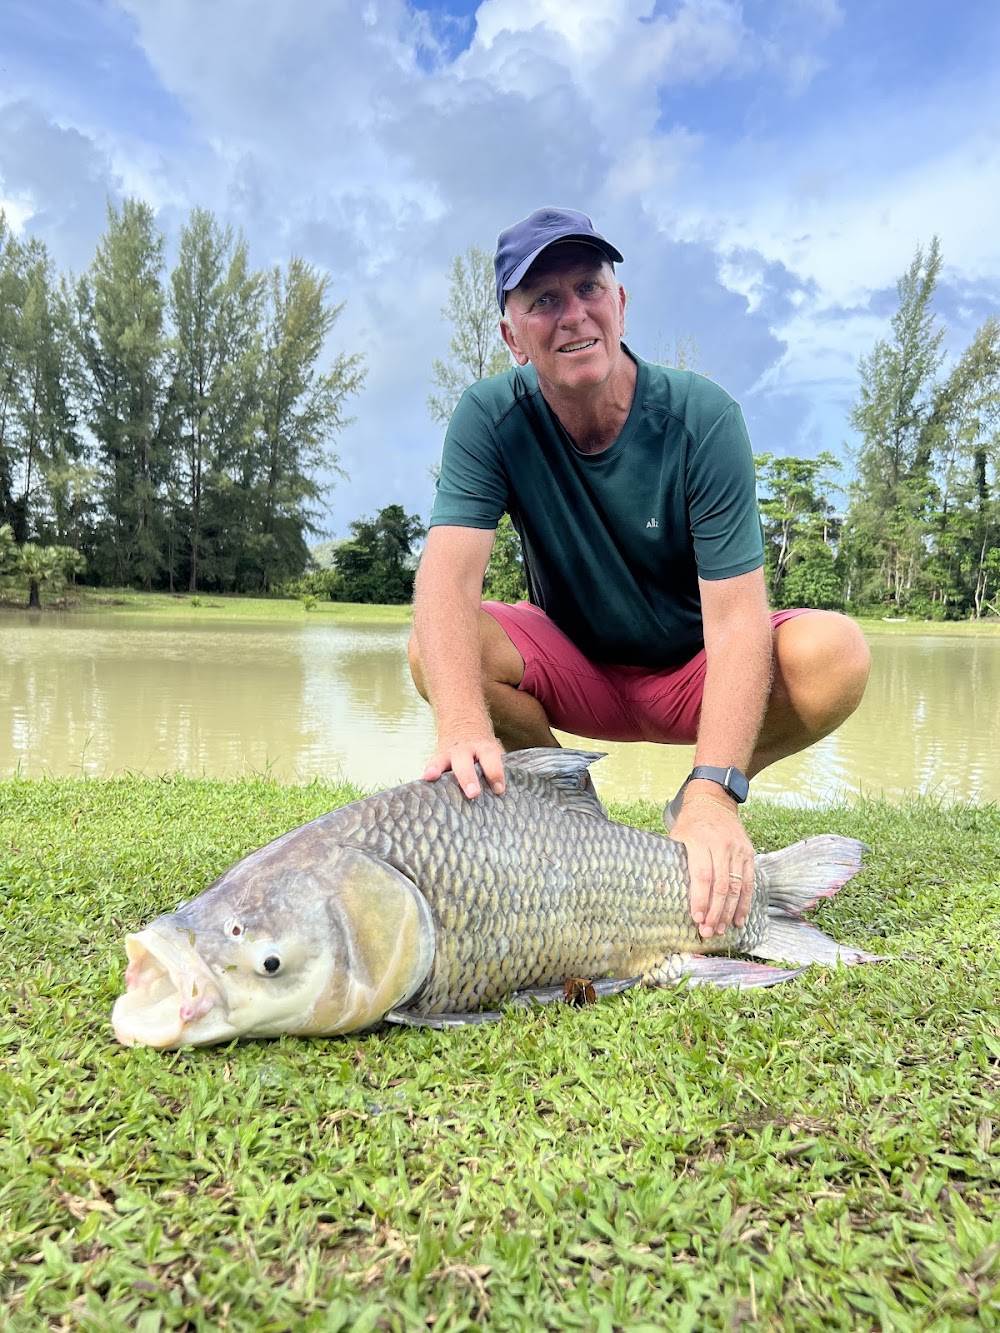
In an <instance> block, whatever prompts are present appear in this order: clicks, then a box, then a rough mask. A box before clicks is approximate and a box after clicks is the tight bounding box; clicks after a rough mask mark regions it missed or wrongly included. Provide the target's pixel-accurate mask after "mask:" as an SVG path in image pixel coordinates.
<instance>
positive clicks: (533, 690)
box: [483, 602, 809, 745]
mask: <svg viewBox="0 0 1000 1333" xmlns="http://www.w3.org/2000/svg"><path fill="white" fill-rule="evenodd" d="M483 610H484V611H487V612H489V614H490V615H491V616H492V617H493V619H494V620H495V621H496V622H497V624H498V625H499V626H500V628H501V629H502V630H503V631H504V632H505V633H506V635H507V637H508V638H509V639H510V641H511V643H513V645H514V647H515V648H516V649H517V651H518V652H519V653H520V654H521V656H522V657H523V658H524V676H523V678H522V680H521V684H520V686H519V688H520V689H522V690H524V691H525V693H526V694H531V695H533V696H534V697H535V698H536V699H537V700H538V702H539V703H540V704H541V705H542V707H543V708H544V709H545V713H546V716H547V717H548V719H549V723H550V725H551V726H553V727H556V728H558V730H560V731H570V732H572V733H573V734H574V735H575V736H586V737H588V738H590V739H591V740H601V741H655V742H657V743H659V744H661V745H693V744H694V742H695V740H696V739H697V736H698V719H699V717H700V714H701V694H702V690H703V688H704V685H705V650H704V649H702V650H701V652H700V653H696V654H695V656H694V657H692V658H691V660H690V662H685V663H684V664H683V665H682V666H679V667H669V668H667V669H666V670H663V671H655V670H651V669H650V668H648V667H628V666H608V665H606V664H605V663H603V662H591V661H590V660H589V658H586V657H584V655H583V653H581V652H580V650H579V648H577V647H576V645H575V644H574V643H573V642H572V641H571V640H570V639H568V638H567V637H566V635H565V634H563V632H562V630H560V629H558V628H557V627H556V626H555V625H554V624H553V623H552V621H551V620H550V619H549V618H548V616H547V615H546V614H545V612H544V611H541V610H539V608H538V607H537V606H532V605H531V604H530V603H529V602H518V604H517V605H516V606H508V605H506V604H505V603H503V602H484V603H483ZM808 614H809V608H808V607H800V608H797V609H796V610H794V611H775V612H774V613H773V614H772V616H771V627H772V629H773V628H776V627H777V626H778V625H780V624H782V623H783V622H784V621H786V620H791V619H792V618H793V617H794V616H802V615H808Z"/></svg>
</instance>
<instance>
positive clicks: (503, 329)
mask: <svg viewBox="0 0 1000 1333" xmlns="http://www.w3.org/2000/svg"><path fill="white" fill-rule="evenodd" d="M500 337H501V338H502V339H503V340H504V342H505V343H506V344H507V346H508V347H509V348H510V354H511V356H512V357H513V358H514V360H515V361H516V362H517V364H518V365H519V366H526V365H527V364H528V358H527V357H526V356H525V354H524V353H523V352H522V351H521V349H520V347H519V346H518V344H517V334H516V333H515V332H514V330H513V328H512V327H511V325H510V324H508V323H507V316H506V315H505V316H504V317H503V319H502V320H501V321H500Z"/></svg>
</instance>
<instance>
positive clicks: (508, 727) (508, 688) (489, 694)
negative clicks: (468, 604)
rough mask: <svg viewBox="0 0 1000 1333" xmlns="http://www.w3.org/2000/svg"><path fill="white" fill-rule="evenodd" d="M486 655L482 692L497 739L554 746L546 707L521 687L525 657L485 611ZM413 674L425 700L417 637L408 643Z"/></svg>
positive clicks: (512, 745)
mask: <svg viewBox="0 0 1000 1333" xmlns="http://www.w3.org/2000/svg"><path fill="white" fill-rule="evenodd" d="M479 634H480V642H481V644H482V658H483V693H484V695H485V696H486V703H487V706H488V708H489V710H490V717H491V718H492V720H493V729H494V731H495V732H496V734H497V739H498V740H499V741H500V743H501V745H502V746H503V747H504V749H505V750H527V749H529V748H531V747H532V746H535V745H541V746H548V747H550V748H551V747H553V746H555V747H556V748H558V746H559V742H558V741H557V740H556V738H555V736H553V734H552V729H551V728H550V726H549V720H548V718H547V717H546V715H545V709H544V708H543V707H542V705H541V704H540V703H539V702H538V700H537V699H536V698H535V697H534V696H533V695H530V694H524V693H523V692H522V691H521V690H519V689H518V686H519V685H520V683H521V681H522V679H523V677H524V658H523V657H522V656H521V654H520V653H519V652H518V651H517V649H516V648H515V647H514V645H513V643H512V642H511V641H510V639H509V638H508V636H507V634H506V633H505V632H504V630H503V629H502V628H501V626H500V625H499V623H498V622H497V621H496V620H494V619H493V617H492V616H491V615H489V614H488V613H487V612H486V611H481V612H480V613H479ZM409 657H410V674H411V675H412V676H413V683H414V685H416V687H417V691H418V692H419V694H420V695H421V696H422V697H423V698H424V699H426V698H427V687H426V685H425V683H424V675H423V670H422V669H421V665H420V658H419V656H418V654H417V645H416V640H415V639H414V638H413V637H411V639H410V646H409Z"/></svg>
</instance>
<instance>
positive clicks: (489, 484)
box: [430, 386, 508, 528]
mask: <svg viewBox="0 0 1000 1333" xmlns="http://www.w3.org/2000/svg"><path fill="white" fill-rule="evenodd" d="M507 502H508V488H507V478H506V474H505V471H504V467H503V462H502V458H501V451H500V445H499V441H498V439H497V434H496V429H495V427H494V424H493V421H492V420H491V418H490V416H489V414H488V412H487V411H486V409H485V407H484V406H483V404H482V403H481V402H480V401H479V400H478V398H477V397H476V394H475V386H473V388H471V389H467V390H466V391H465V393H464V394H463V395H462V397H461V399H460V400H459V403H458V406H457V407H456V408H455V411H454V412H453V413H452V417H451V420H450V422H449V423H448V430H447V432H446V434H445V439H444V449H443V451H442V454H441V471H440V474H439V476H438V481H437V490H436V493H435V497H434V507H433V509H432V511H431V519H430V526H431V527H432V528H433V527H439V526H442V525H454V526H456V527H461V528H495V527H496V525H497V523H499V521H500V517H501V515H502V514H503V513H504V511H505V509H506V508H507Z"/></svg>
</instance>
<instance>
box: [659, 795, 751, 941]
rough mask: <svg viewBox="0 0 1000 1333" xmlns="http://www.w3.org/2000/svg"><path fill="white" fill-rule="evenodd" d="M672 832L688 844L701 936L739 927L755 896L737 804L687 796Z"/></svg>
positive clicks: (693, 903)
mask: <svg viewBox="0 0 1000 1333" xmlns="http://www.w3.org/2000/svg"><path fill="white" fill-rule="evenodd" d="M670 836H671V837H672V838H675V839H676V840H677V841H678V842H682V843H683V844H684V846H685V847H686V848H687V857H688V870H689V872H690V875H691V916H692V918H693V919H694V921H695V922H696V924H697V926H698V932H699V934H700V935H701V937H702V939H703V940H707V939H710V938H712V937H713V936H716V935H724V934H725V932H726V930H727V929H728V927H729V926H730V925H733V926H736V927H737V929H739V928H742V927H743V926H745V925H746V923H747V918H748V917H749V915H750V900H751V898H752V897H753V887H754V877H753V862H754V852H753V847H752V846H751V845H750V839H749V838H748V837H747V835H746V833H745V832H744V830H743V825H742V824H741V823H740V817H739V815H738V814H737V812H736V807H735V805H733V806H730V805H729V803H728V802H726V801H724V800H717V799H715V798H714V797H711V796H688V797H687V799H686V800H685V802H684V805H683V807H682V808H681V812H680V814H679V815H678V816H677V818H676V820H675V821H674V825H673V827H672V828H671V830H670Z"/></svg>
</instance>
